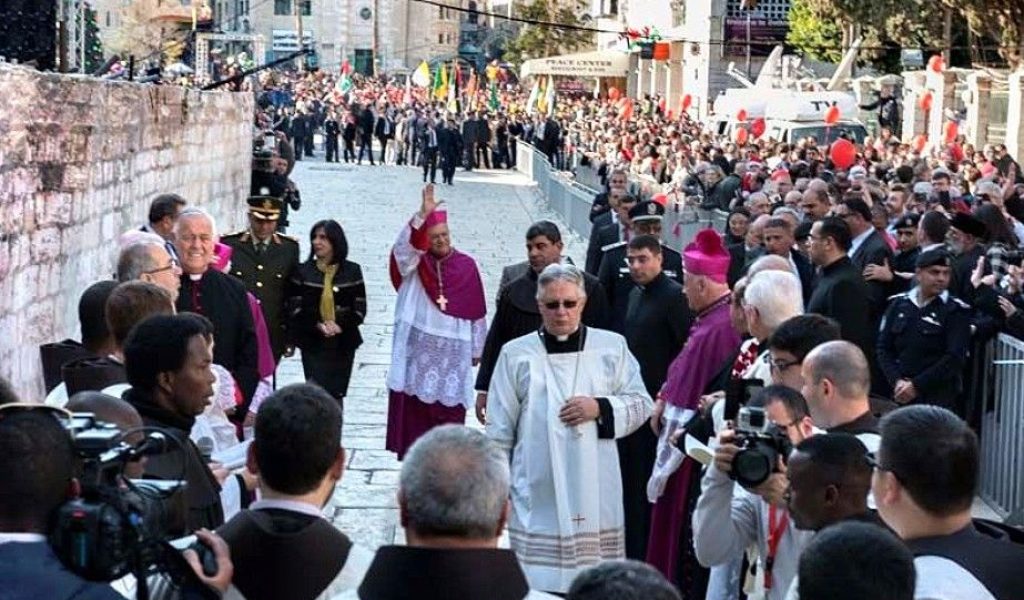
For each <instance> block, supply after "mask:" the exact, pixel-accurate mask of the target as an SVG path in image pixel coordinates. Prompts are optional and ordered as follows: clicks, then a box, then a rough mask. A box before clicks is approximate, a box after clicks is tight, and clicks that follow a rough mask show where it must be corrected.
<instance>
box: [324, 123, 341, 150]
mask: <svg viewBox="0 0 1024 600" xmlns="http://www.w3.org/2000/svg"><path fill="white" fill-rule="evenodd" d="M340 133H341V127H340V126H339V124H338V119H337V117H335V115H334V111H331V112H329V113H327V118H326V119H325V120H324V144H325V145H326V147H327V158H326V160H327V162H338V161H339V156H338V134H340Z"/></svg>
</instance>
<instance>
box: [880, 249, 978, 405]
mask: <svg viewBox="0 0 1024 600" xmlns="http://www.w3.org/2000/svg"><path fill="white" fill-rule="evenodd" d="M916 267H917V268H916V271H915V275H916V278H917V285H916V286H915V287H914V288H912V289H911V290H910V291H909V292H907V293H905V294H898V295H896V296H893V297H892V298H891V299H890V301H889V307H888V308H887V309H886V311H885V317H884V318H883V319H882V326H881V331H880V332H879V335H878V345H877V358H878V362H879V365H880V366H881V368H882V371H883V372H884V373H885V377H886V379H888V382H889V385H891V386H892V390H893V399H894V400H895V401H896V402H897V403H899V404H908V403H913V404H935V405H938V406H942V407H945V408H949V409H952V408H953V406H954V402H955V400H956V397H957V395H958V394H959V392H960V388H961V386H962V380H963V370H964V367H965V365H966V363H967V348H968V344H969V342H970V338H971V329H970V321H971V311H970V306H968V305H967V303H965V302H963V301H962V300H960V299H959V298H956V297H954V296H951V295H950V294H949V292H948V288H949V278H950V270H951V268H952V259H951V257H950V256H949V253H948V252H946V250H945V249H942V248H939V249H935V250H928V251H927V252H922V253H921V255H920V256H918V257H917V265H916Z"/></svg>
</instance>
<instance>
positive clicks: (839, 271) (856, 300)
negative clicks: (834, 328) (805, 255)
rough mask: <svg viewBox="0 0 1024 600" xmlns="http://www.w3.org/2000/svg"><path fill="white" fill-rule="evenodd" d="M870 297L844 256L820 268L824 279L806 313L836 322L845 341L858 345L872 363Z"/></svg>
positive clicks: (873, 337) (872, 332) (821, 279)
mask: <svg viewBox="0 0 1024 600" xmlns="http://www.w3.org/2000/svg"><path fill="white" fill-rule="evenodd" d="M868 294H869V292H868V289H867V285H866V284H865V282H864V278H863V277H862V276H861V272H860V271H859V270H858V269H857V267H855V266H854V265H853V263H852V262H851V261H850V258H849V257H848V256H843V257H842V258H840V259H839V260H837V261H835V262H833V263H832V264H830V265H828V266H825V267H822V268H821V278H820V279H819V280H818V284H817V286H815V288H814V293H813V294H811V299H810V301H808V303H807V312H808V313H817V314H819V315H824V316H826V317H831V318H833V319H835V320H836V321H837V322H838V323H839V326H840V328H841V331H842V336H843V339H844V340H846V341H848V342H852V343H854V344H856V345H857V346H858V347H859V348H860V349H861V350H863V351H864V355H865V356H867V357H868V360H871V358H872V357H873V356H874V342H875V333H874V331H873V330H872V329H871V321H870V314H869V309H870V300H869V295H868Z"/></svg>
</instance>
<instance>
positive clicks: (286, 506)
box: [249, 498, 324, 519]
mask: <svg viewBox="0 0 1024 600" xmlns="http://www.w3.org/2000/svg"><path fill="white" fill-rule="evenodd" d="M274 508H276V509H278V510H287V511H289V512H294V513H300V514H303V515H309V516H311V517H318V518H321V519H322V518H324V513H323V511H321V510H320V509H319V508H317V507H316V506H314V505H312V504H310V503H309V502H300V501H298V500H286V499H284V498H279V499H274V498H270V499H263V500H257V501H255V502H253V503H252V504H251V505H250V506H249V510H261V509H274Z"/></svg>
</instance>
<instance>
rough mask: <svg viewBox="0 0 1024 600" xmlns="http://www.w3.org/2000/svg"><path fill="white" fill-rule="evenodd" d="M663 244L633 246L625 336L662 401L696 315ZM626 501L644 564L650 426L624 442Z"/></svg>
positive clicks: (630, 550) (636, 552)
mask: <svg viewBox="0 0 1024 600" xmlns="http://www.w3.org/2000/svg"><path fill="white" fill-rule="evenodd" d="M662 249H663V247H662V245H661V242H660V240H659V239H658V238H657V237H655V236H653V235H638V236H636V237H634V238H633V239H632V240H630V242H629V246H628V247H627V249H626V260H627V262H628V264H629V271H630V276H631V277H632V280H633V282H634V283H635V284H636V286H635V287H634V288H633V290H632V291H631V292H630V293H629V301H628V303H627V304H628V307H627V309H626V314H625V316H624V320H623V322H624V335H625V337H626V343H627V344H628V345H629V351H630V352H632V353H633V356H635V357H636V360H637V362H639V363H640V375H641V377H643V380H644V386H645V387H646V388H647V393H648V394H650V395H651V397H652V398H655V397H657V395H658V391H659V390H660V389H661V386H662V384H664V383H665V377H666V375H667V374H668V367H669V364H671V363H672V361H673V360H674V359H675V357H676V356H677V355H678V354H679V351H680V350H682V348H683V344H685V343H686V338H687V336H688V335H689V333H690V325H691V324H692V323H693V313H692V312H691V311H690V308H689V306H687V304H686V297H685V296H684V295H683V286H682V285H680V284H679V283H678V282H676V281H675V280H673V279H671V278H670V277H669V276H668V275H666V274H665V271H664V270H663V269H662V265H663V258H664V255H663V252H662ZM618 444H619V467H620V469H621V471H622V501H623V504H624V507H625V517H626V557H627V558H633V559H636V560H644V557H645V556H646V555H647V537H648V533H649V532H650V528H651V517H650V515H651V504H650V502H648V501H647V495H646V489H647V479H648V478H649V477H650V475H651V470H652V469H653V468H654V459H655V456H656V453H657V446H658V438H657V437H656V436H655V435H654V431H653V430H651V428H650V427H641V428H640V429H637V430H636V431H634V432H633V433H631V434H630V435H628V436H626V437H624V438H622V439H620V440H619V441H618Z"/></svg>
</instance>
